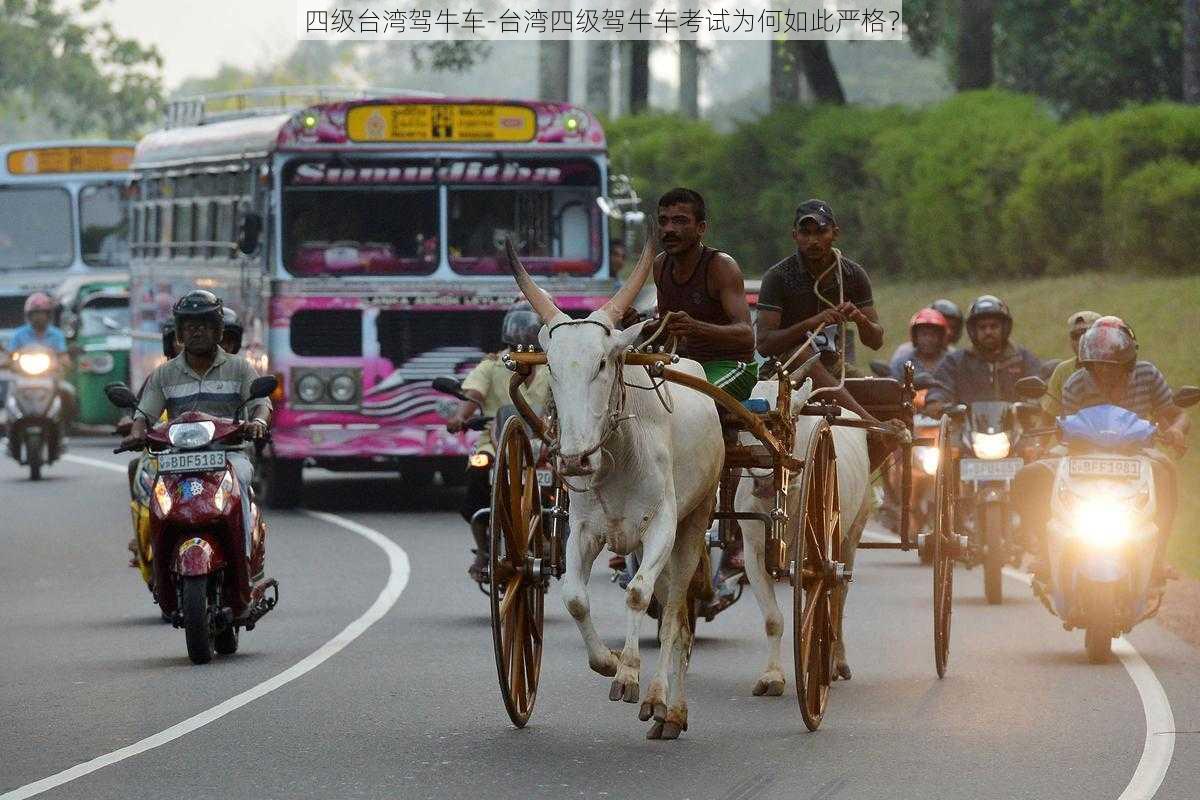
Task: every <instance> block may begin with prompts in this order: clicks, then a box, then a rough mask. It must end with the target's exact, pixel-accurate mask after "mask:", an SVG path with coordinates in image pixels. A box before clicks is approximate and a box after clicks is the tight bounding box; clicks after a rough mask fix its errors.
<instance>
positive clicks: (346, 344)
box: [291, 309, 363, 357]
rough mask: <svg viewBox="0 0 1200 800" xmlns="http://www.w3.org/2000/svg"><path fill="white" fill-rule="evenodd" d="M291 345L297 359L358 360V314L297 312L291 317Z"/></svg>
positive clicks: (359, 353)
mask: <svg viewBox="0 0 1200 800" xmlns="http://www.w3.org/2000/svg"><path fill="white" fill-rule="evenodd" d="M291 345H292V352H293V353H295V354H296V355H298V356H330V357H336V356H361V355H362V352H363V347H362V312H361V311H355V310H342V311H326V310H321V309H302V310H300V311H297V312H296V313H294V314H292V325H291Z"/></svg>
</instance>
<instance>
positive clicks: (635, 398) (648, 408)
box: [508, 244, 724, 739]
mask: <svg viewBox="0 0 1200 800" xmlns="http://www.w3.org/2000/svg"><path fill="white" fill-rule="evenodd" d="M653 258H654V253H653V250H652V249H651V247H650V245H649V244H647V246H646V249H645V250H644V251H643V252H642V256H641V258H640V260H639V262H638V265H637V268H636V269H635V271H634V274H633V275H632V276H631V277H630V279H629V281H627V282H626V284H625V285H624V286H623V287H622V288H621V290H620V291H618V292H617V294H616V295H614V297H613V298H612V299H611V300H610V301H609V302H608V303H607V304H605V306H604V307H603V308H601V309H600V310H598V311H595V312H593V313H592V314H591V315H590V316H589V317H587V318H586V319H585V320H572V319H571V318H569V317H568V316H567V315H566V314H564V313H563V312H561V311H560V310H559V309H558V308H557V307H556V306H555V305H554V302H553V300H551V298H550V296H549V295H548V294H546V292H544V291H543V290H542V289H540V288H539V287H538V286H537V285H536V284H535V283H534V281H533V279H532V278H531V277H530V276H529V274H528V273H527V272H526V271H525V268H524V267H523V266H522V265H521V263H520V260H519V259H518V258H517V257H516V253H515V252H514V251H513V250H512V246H511V245H509V248H508V259H509V264H510V266H511V268H512V270H513V274H514V275H515V277H516V279H517V283H518V284H519V285H520V287H521V291H522V292H523V293H524V294H525V297H526V298H527V299H528V300H529V302H530V304H531V305H532V306H533V307H534V309H536V310H537V312H538V314H539V315H540V316H541V318H542V321H543V322H544V323H545V326H544V327H543V328H542V330H541V332H540V335H539V342H540V343H541V347H542V350H543V351H545V353H546V361H547V365H548V367H549V370H550V388H551V393H552V394H553V396H554V405H555V409H556V411H557V424H558V451H559V456H560V462H559V463H560V471H561V473H562V474H563V475H564V476H566V479H567V480H568V482H569V486H568V488H569V491H570V530H571V535H570V538H569V540H568V542H567V554H566V555H567V564H566V567H567V571H566V574H565V576H564V577H563V583H562V593H563V602H564V604H565V605H566V608H567V611H568V612H569V613H570V615H571V617H572V618H574V620H575V622H576V624H577V625H578V626H579V632H580V633H581V634H582V636H583V641H584V644H585V645H586V647H587V654H588V664H589V666H591V668H592V669H593V670H595V671H596V672H598V673H600V674H601V675H605V676H609V677H613V683H612V686H611V688H610V690H609V699H610V700H624V701H625V702H626V703H636V702H637V701H638V699H639V688H638V687H639V678H640V672H641V656H640V655H639V653H638V633H639V629H640V627H641V624H642V620H643V618H644V616H645V614H646V608H647V606H648V605H649V603H650V599H651V597H653V596H654V595H655V594H657V595H658V597H659V602H660V603H661V605H662V608H663V610H662V612H661V613H662V620H663V625H662V632H661V638H662V648H661V650H660V654H659V659H658V666H657V669H656V670H655V673H654V677H653V679H651V681H650V685H649V687H648V689H647V691H646V693H645V697H644V698H643V699H642V703H641V707H640V711H639V714H638V716H639V718H640V719H642V720H643V721H646V720H649V719H650V718H651V717H653V718H654V723H653V724H652V726H651V728H650V731H649V733H648V734H647V738H650V739H659V738H661V739H675V738H677V737H678V736H679V734H680V732H681V731H684V730H686V729H687V701H686V699H685V696H684V686H683V684H684V677H685V675H686V673H687V667H688V659H689V655H690V652H691V630H690V629H689V627H688V624H687V611H686V603H685V600H686V596H687V589H688V584H689V582H690V580H691V577H692V574H693V573H694V572H695V571H696V565H697V564H698V563H699V560H700V557H701V553H702V552H703V549H704V547H705V530H706V528H707V527H708V523H709V518H710V516H711V513H712V510H713V505H714V501H715V499H716V492H717V484H718V482H719V479H720V471H721V464H722V461H723V458H724V443H723V440H722V437H721V425H720V422H719V420H718V418H717V410H716V406H715V405H714V403H713V401H712V400H711V399H710V398H708V397H706V396H705V395H703V394H701V393H699V392H697V391H694V390H692V389H687V388H685V387H683V386H679V385H676V384H668V385H666V386H665V387H663V391H664V392H665V394H666V395H667V396H668V402H669V403H670V405H671V410H670V411H668V409H667V408H664V406H663V404H662V403H661V402H660V401H659V399H658V396H657V395H656V394H655V393H654V392H653V391H641V390H638V389H628V388H627V387H626V386H625V385H624V383H629V384H633V385H641V386H648V378H647V374H646V371H645V370H644V369H642V368H640V367H627V368H625V369H624V374H623V375H618V374H617V372H618V370H617V366H618V364H619V363H620V361H621V358H622V354H623V353H624V352H625V351H626V348H628V347H629V346H630V345H631V344H633V343H634V341H635V340H636V339H637V336H638V334H639V333H640V332H641V329H642V326H643V325H644V324H645V323H642V324H638V325H634V326H632V327H630V328H627V329H625V330H616V329H615V326H616V325H617V324H618V323H619V321H620V319H621V318H622V316H623V314H624V313H625V310H626V309H627V308H628V307H629V305H630V303H632V301H633V299H634V297H635V296H636V295H637V293H638V291H639V289H641V287H642V284H643V283H644V282H645V280H646V277H647V275H648V274H649V272H650V268H651V266H652V264H653ZM674 368H675V369H678V370H680V371H682V372H687V373H689V374H691V375H695V376H696V377H699V378H703V377H704V371H703V369H702V368H701V367H700V365H699V364H698V363H696V362H695V361H688V360H681V361H680V362H679V363H678V364H677V365H675V367H674ZM622 398H624V399H623V400H622ZM576 489H578V490H579V491H577V490H576ZM606 544H607V545H608V547H609V548H610V549H611V550H612V551H613V552H615V553H619V554H621V555H626V554H629V553H631V552H633V551H635V550H637V549H638V548H641V562H640V565H639V567H638V571H637V574H636V575H634V577H633V580H631V581H630V583H629V587H628V590H627V592H626V607H627V609H626V626H625V646H624V648H623V649H622V650H621V651H620V652H616V651H612V650H609V649H608V648H607V647H606V646H605V645H604V643H603V641H601V639H600V636H599V635H598V634H597V633H596V628H595V626H594V625H593V624H592V619H591V614H590V604H589V600H588V592H587V583H588V578H589V576H590V575H591V571H592V562H593V561H595V560H596V556H597V555H598V554H599V553H600V550H601V549H602V548H603V547H604V545H606Z"/></svg>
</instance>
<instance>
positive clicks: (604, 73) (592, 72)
mask: <svg viewBox="0 0 1200 800" xmlns="http://www.w3.org/2000/svg"><path fill="white" fill-rule="evenodd" d="M612 52H613V47H612V42H611V41H609V40H608V39H593V40H592V41H590V42H588V44H587V74H586V76H585V80H584V98H585V100H584V102H585V103H586V104H587V107H588V108H589V109H590V110H592V111H594V112H596V113H599V114H604V115H608V114H610V113H612Z"/></svg>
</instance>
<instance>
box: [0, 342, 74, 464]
mask: <svg viewBox="0 0 1200 800" xmlns="http://www.w3.org/2000/svg"><path fill="white" fill-rule="evenodd" d="M7 366H8V368H9V369H10V370H11V371H12V373H13V378H12V380H11V381H10V384H9V389H8V398H7V399H6V400H5V404H4V411H5V418H6V419H5V422H6V429H7V431H8V454H9V455H10V456H12V458H13V459H15V460H16V462H17V463H18V464H20V465H22V466H27V467H29V479H30V480H34V481H38V480H41V479H42V468H43V467H45V466H47V465H49V464H53V463H54V462H55V461H57V460H58V459H59V457H61V456H62V454H63V450H64V446H63V445H64V442H63V436H64V433H65V430H64V428H65V425H64V422H63V407H62V395H61V391H60V387H59V378H58V371H59V359H58V356H57V355H56V354H55V353H54V351H53V350H50V349H48V348H45V347H26V348H22V349H21V350H19V351H15V352H13V353H12V357H11V359H10V361H9V363H8V365H7Z"/></svg>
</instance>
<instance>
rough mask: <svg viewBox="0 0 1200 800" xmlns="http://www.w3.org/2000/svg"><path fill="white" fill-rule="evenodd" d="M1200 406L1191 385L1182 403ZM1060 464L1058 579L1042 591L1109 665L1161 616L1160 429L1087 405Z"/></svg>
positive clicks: (1069, 427) (1063, 425) (1055, 518)
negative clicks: (1153, 451) (1142, 626)
mask: <svg viewBox="0 0 1200 800" xmlns="http://www.w3.org/2000/svg"><path fill="white" fill-rule="evenodd" d="M1198 401H1200V389H1197V388H1195V387H1185V388H1183V389H1181V390H1180V392H1179V393H1178V395H1177V397H1176V405H1179V406H1180V407H1186V406H1190V405H1194V404H1195V403H1196V402H1198ZM1058 430H1059V437H1060V441H1061V442H1062V444H1064V445H1066V447H1067V455H1066V457H1064V458H1062V459H1061V460H1060V461H1059V465H1058V468H1057V471H1056V474H1055V480H1054V490H1053V492H1052V494H1051V501H1050V503H1051V513H1050V521H1049V523H1048V525H1047V529H1046V537H1047V539H1046V544H1047V548H1046V549H1047V552H1048V556H1049V568H1050V570H1049V580H1048V581H1047V582H1044V583H1043V582H1042V581H1034V584H1033V591H1034V594H1035V595H1036V596H1037V597H1038V598H1039V599H1041V601H1042V603H1043V604H1044V605H1045V606H1046V609H1047V610H1048V611H1050V613H1052V614H1054V615H1055V616H1057V617H1059V618H1060V619H1061V620H1062V621H1063V627H1064V628H1065V629H1067V630H1073V629H1076V628H1082V629H1083V630H1084V648H1085V650H1086V651H1087V656H1088V661H1090V662H1091V663H1093V664H1101V663H1105V662H1107V661H1108V660H1109V659H1110V658H1111V657H1112V640H1113V638H1114V637H1117V636H1120V635H1122V634H1124V633H1127V632H1129V631H1131V630H1132V629H1133V627H1134V626H1135V625H1137V624H1138V623H1140V622H1142V621H1144V620H1147V619H1150V618H1151V617H1153V616H1154V615H1155V614H1157V613H1158V610H1159V607H1160V606H1161V604H1162V598H1163V591H1162V588H1161V587H1160V586H1155V584H1154V581H1153V576H1154V572H1155V567H1156V566H1157V562H1158V560H1159V559H1160V558H1161V557H1162V553H1160V552H1159V549H1160V548H1159V543H1160V540H1161V537H1160V535H1159V530H1158V526H1157V525H1156V524H1155V519H1156V513H1157V495H1156V491H1155V486H1154V476H1153V472H1152V468H1151V459H1150V458H1149V457H1147V456H1146V455H1145V450H1146V449H1147V448H1148V447H1150V446H1151V445H1152V444H1154V443H1155V441H1156V437H1157V428H1156V427H1155V425H1154V424H1153V423H1151V422H1149V421H1148V420H1144V419H1141V418H1139V417H1138V416H1137V415H1136V414H1134V413H1133V412H1131V411H1127V410H1125V409H1123V408H1120V407H1119V406H1112V405H1104V406H1092V407H1090V408H1085V409H1083V410H1081V411H1079V412H1078V413H1076V414H1073V415H1071V416H1068V417H1064V418H1062V419H1061V420H1059V426H1058Z"/></svg>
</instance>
